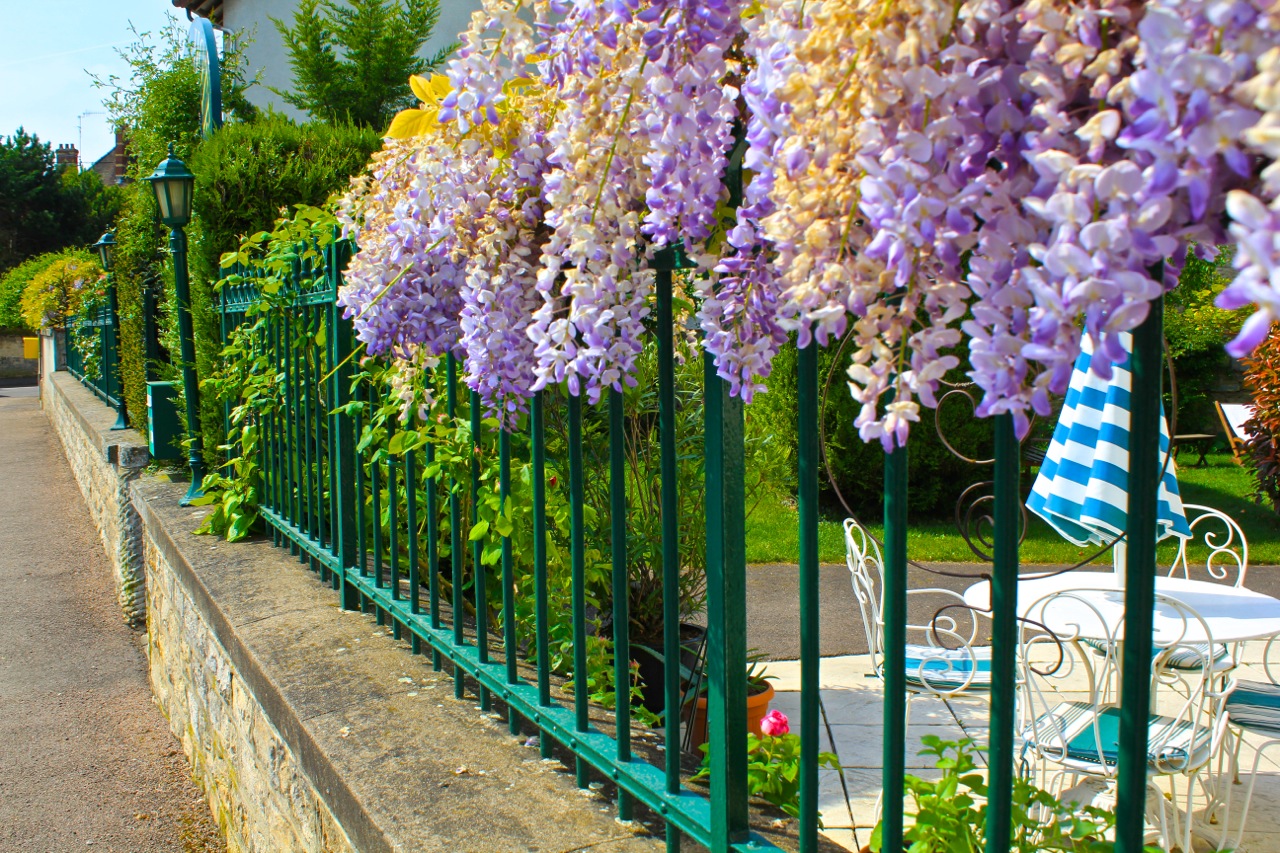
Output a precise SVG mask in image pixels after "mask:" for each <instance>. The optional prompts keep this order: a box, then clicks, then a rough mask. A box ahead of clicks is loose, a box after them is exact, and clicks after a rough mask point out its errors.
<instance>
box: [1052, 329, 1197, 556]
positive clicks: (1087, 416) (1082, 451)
mask: <svg viewBox="0 0 1280 853" xmlns="http://www.w3.org/2000/svg"><path fill="white" fill-rule="evenodd" d="M1124 345H1125V348H1126V349H1127V350H1129V352H1130V353H1132V351H1133V344H1132V336H1131V335H1128V334H1126V335H1124ZM1092 357H1093V347H1092V346H1091V344H1090V341H1089V338H1088V336H1085V339H1084V347H1083V351H1082V352H1081V353H1080V358H1078V359H1076V365H1075V369H1074V370H1073V371H1072V374H1071V383H1070V385H1069V386H1068V387H1067V399H1066V401H1065V402H1064V403H1063V406H1062V415H1061V416H1060V417H1059V418H1058V426H1057V428H1055V429H1054V431H1053V441H1052V443H1050V445H1049V450H1048V452H1047V453H1046V454H1045V459H1044V464H1042V465H1041V466H1040V475H1039V476H1038V477H1036V482H1035V485H1034V486H1032V488H1031V496H1030V497H1029V498H1027V508H1028V509H1030V510H1031V511H1032V512H1034V513H1035V514H1036V515H1038V516H1040V517H1041V518H1043V519H1044V520H1045V521H1047V522H1048V523H1049V524H1050V525H1052V526H1053V528H1054V529H1056V530H1057V531H1058V532H1059V533H1061V534H1062V535H1063V536H1065V537H1066V538H1067V539H1069V540H1071V541H1072V542H1074V543H1076V544H1077V545H1090V544H1093V545H1105V544H1108V543H1110V542H1113V541H1115V540H1116V539H1117V538H1118V537H1119V536H1120V535H1121V534H1122V533H1124V530H1125V522H1126V520H1127V519H1128V517H1129V422H1130V419H1129V390H1130V389H1131V388H1132V383H1133V375H1132V374H1131V373H1130V372H1129V361H1130V359H1131V358H1132V355H1130V357H1129V358H1126V359H1125V361H1124V364H1122V365H1116V366H1114V367H1113V368H1112V375H1111V380H1110V381H1108V380H1105V379H1102V378H1100V377H1098V376H1097V375H1096V374H1094V373H1092V372H1091V371H1090V370H1089V363H1090V361H1091V360H1092ZM1168 452H1169V426H1168V423H1167V422H1166V420H1165V417H1164V409H1163V407H1161V412H1160V459H1161V461H1163V460H1164V458H1165V456H1166V455H1167V454H1168ZM1158 504H1159V506H1158V507H1157V510H1158V519H1157V533H1158V536H1157V537H1156V538H1157V539H1164V538H1165V537H1166V536H1181V537H1183V538H1186V537H1189V536H1190V535H1191V528H1190V527H1189V526H1188V525H1187V516H1186V513H1185V512H1184V511H1183V509H1182V497H1181V496H1180V495H1179V494H1178V477H1177V473H1176V471H1175V470H1174V465H1173V460H1172V459H1170V460H1169V466H1168V468H1167V469H1166V470H1165V472H1164V476H1162V477H1161V478H1160V493H1159V497H1158Z"/></svg>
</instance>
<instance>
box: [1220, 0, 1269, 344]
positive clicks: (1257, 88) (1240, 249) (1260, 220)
mask: <svg viewBox="0 0 1280 853" xmlns="http://www.w3.org/2000/svg"><path fill="white" fill-rule="evenodd" d="M1235 11H1237V14H1239V15H1240V17H1242V18H1244V17H1246V14H1245V10H1235ZM1249 11H1252V10H1249ZM1247 24H1248V27H1247V28H1244V29H1242V30H1241V31H1239V41H1241V42H1244V43H1246V44H1248V45H1251V46H1253V47H1254V49H1255V50H1257V51H1261V53H1260V55H1258V56H1257V58H1256V60H1255V61H1254V64H1253V67H1252V68H1247V67H1245V68H1242V69H1241V74H1242V75H1243V76H1244V77H1245V80H1244V82H1242V83H1241V84H1240V85H1239V86H1238V87H1237V88H1236V92H1237V95H1238V97H1239V98H1240V100H1241V102H1242V103H1243V104H1244V105H1245V106H1247V107H1250V108H1252V109H1254V110H1256V111H1257V113H1258V114H1259V118H1258V121H1257V122H1256V123H1255V124H1254V125H1253V126H1252V127H1249V128H1247V129H1246V130H1245V131H1244V132H1243V133H1242V134H1241V135H1240V140H1241V142H1242V143H1243V145H1242V147H1243V148H1244V150H1246V151H1249V152H1253V153H1257V154H1259V155H1261V156H1262V157H1264V158H1265V159H1266V160H1267V161H1269V162H1267V165H1266V167H1265V168H1264V169H1263V170H1262V175H1261V177H1262V180H1261V185H1260V186H1258V187H1256V188H1252V189H1251V190H1246V189H1237V190H1234V191H1232V192H1230V193H1229V194H1228V196H1227V212H1228V214H1230V217H1231V226H1230V231H1231V237H1232V241H1233V242H1234V244H1235V257H1234V263H1235V267H1236V269H1237V270H1239V273H1238V274H1237V275H1236V278H1235V280H1234V281H1232V283H1231V284H1230V286H1228V287H1227V289H1226V290H1225V291H1223V293H1222V294H1221V296H1220V297H1219V299H1218V304H1219V305H1220V306H1222V307H1223V308H1241V307H1244V306H1245V305H1248V304H1254V305H1256V306H1257V308H1258V310H1257V311H1256V312H1255V313H1254V314H1253V316H1252V317H1250V318H1249V319H1248V320H1247V321H1246V322H1245V324H1244V327H1243V328H1242V329H1241V330H1240V335H1239V336H1238V337H1237V338H1236V339H1235V340H1234V341H1232V342H1231V344H1230V345H1229V346H1228V347H1227V351H1228V352H1230V353H1231V354H1232V355H1234V356H1236V357H1240V356H1243V355H1246V354H1247V353H1249V352H1251V351H1252V350H1253V349H1254V347H1256V346H1257V345H1258V344H1259V343H1261V342H1262V341H1263V340H1264V339H1265V338H1266V336H1267V333H1268V331H1269V330H1270V328H1271V325H1272V324H1273V323H1275V322H1276V321H1277V320H1280V165H1278V162H1277V161H1280V46H1277V44H1276V43H1277V41H1280V10H1277V9H1276V7H1275V6H1274V5H1269V4H1263V8H1261V9H1259V10H1258V14H1257V15H1256V17H1252V18H1248V19H1247ZM1241 52H1242V53H1246V55H1247V52H1245V51H1241ZM1233 64H1234V65H1235V66H1237V67H1240V66H1243V65H1244V63H1243V62H1242V61H1240V60H1239V59H1238V60H1237V61H1236V62H1235V63H1233Z"/></svg>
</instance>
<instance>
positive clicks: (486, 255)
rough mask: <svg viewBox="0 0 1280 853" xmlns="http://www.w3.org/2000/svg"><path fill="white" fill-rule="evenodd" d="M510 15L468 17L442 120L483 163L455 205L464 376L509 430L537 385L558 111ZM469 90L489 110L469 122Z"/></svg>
mask: <svg viewBox="0 0 1280 853" xmlns="http://www.w3.org/2000/svg"><path fill="white" fill-rule="evenodd" d="M516 12H517V7H516V5H515V4H513V3H511V2H507V0H487V2H486V3H485V9H484V12H483V13H477V14H476V15H475V16H473V18H472V26H471V28H470V29H468V31H467V32H466V33H464V34H463V48H462V49H461V50H460V51H459V56H458V58H457V59H455V60H454V61H453V62H451V63H450V66H449V73H450V79H451V81H452V82H453V85H454V86H455V87H456V88H455V89H454V94H453V95H450V96H449V98H446V100H445V102H444V103H445V104H446V105H447V104H449V103H450V102H451V100H450V99H452V103H454V104H457V105H458V109H456V110H455V111H453V112H451V111H450V110H449V109H448V107H446V108H445V109H442V110H441V120H442V121H445V122H452V121H455V118H456V123H457V126H458V129H459V131H461V132H463V133H464V135H466V136H467V137H468V139H467V142H466V144H467V145H475V146H477V155H476V156H475V159H476V160H477V161H478V162H479V163H480V166H481V169H480V171H479V172H477V175H476V177H477V182H476V183H475V184H474V185H473V186H470V187H468V188H467V189H466V194H465V197H464V198H462V199H459V200H458V207H457V226H456V228H457V234H458V239H457V241H456V244H455V247H454V258H455V262H457V263H459V264H461V265H462V266H463V268H464V269H465V276H464V278H463V280H462V281H461V283H460V295H461V301H462V308H461V313H460V315H459V323H460V328H461V335H462V336H461V346H462V349H463V351H464V352H465V355H466V358H465V362H464V378H465V381H466V383H467V385H468V386H470V387H471V388H472V389H473V390H474V391H476V392H477V393H478V394H479V395H480V399H481V402H482V404H483V405H484V407H485V409H486V413H487V414H488V415H490V416H494V417H497V418H499V420H500V421H501V422H502V423H503V425H504V426H506V427H511V428H513V427H514V426H515V418H516V416H517V415H518V414H519V413H520V412H523V411H526V410H527V408H528V405H527V401H528V399H529V398H530V397H531V396H532V395H533V393H534V390H533V389H534V384H535V381H536V378H537V377H536V375H535V373H534V366H535V363H536V356H535V353H534V344H533V341H532V340H531V339H530V337H529V335H528V329H529V325H530V323H531V322H532V321H533V316H534V312H535V311H536V310H537V308H538V307H539V306H540V305H541V304H542V296H541V293H540V292H539V291H538V290H537V273H538V264H539V260H540V250H541V245H542V243H543V242H544V241H545V237H546V235H545V230H544V228H543V227H542V220H543V213H544V211H543V202H542V192H543V186H542V182H543V177H544V176H545V175H546V173H547V169H548V167H547V155H548V152H549V146H548V144H547V138H546V137H547V128H548V127H549V125H550V123H551V116H552V115H553V114H554V111H555V104H554V101H553V100H552V98H551V93H550V90H549V89H547V88H546V87H545V86H542V85H539V84H536V83H535V82H534V81H533V80H530V79H527V78H525V77H523V76H521V75H520V73H519V72H522V71H526V70H532V69H529V68H528V66H527V63H528V59H529V57H530V56H532V55H533V52H534V46H535V42H534V31H533V27H532V25H531V24H530V23H529V22H527V21H526V20H524V19H523V18H521V17H520V16H519V15H517V14H516ZM472 93H476V97H475V99H474V103H475V104H479V103H481V101H482V100H483V101H486V102H487V104H486V106H485V107H484V109H483V111H480V110H478V109H473V110H472V112H471V113H470V117H469V120H468V117H467V116H465V115H464V114H463V113H464V111H463V110H462V109H461V108H462V107H464V106H467V105H472V104H473V99H472V98H471V97H470V95H471V94H472ZM484 93H490V94H489V95H485V94H484ZM492 93H497V94H492ZM455 95H456V97H455ZM455 113H456V116H455ZM464 128H465V130H464Z"/></svg>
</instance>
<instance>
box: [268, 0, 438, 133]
mask: <svg viewBox="0 0 1280 853" xmlns="http://www.w3.org/2000/svg"><path fill="white" fill-rule="evenodd" d="M439 19H440V3H439V0H403V2H402V0H347V2H344V3H334V2H331V0H301V2H300V3H299V4H298V8H297V11H295V12H294V17H293V26H292V27H290V26H288V25H286V24H285V22H284V21H281V20H279V19H277V18H272V19H271V21H272V23H274V24H275V26H276V29H277V30H278V31H279V32H280V37H281V39H283V41H284V45H285V49H286V50H287V51H288V52H289V65H290V67H292V68H293V91H290V92H284V91H281V90H279V89H272V90H271V91H273V92H275V93H276V94H277V95H279V96H280V97H282V98H284V99H285V101H287V102H288V103H290V104H292V105H293V106H295V107H297V108H298V109H300V110H302V111H303V112H305V113H307V114H308V115H310V116H311V117H312V118H313V119H317V120H319V121H327V122H330V123H333V124H338V123H345V122H350V123H353V124H356V125H359V126H361V127H368V128H373V129H375V130H379V131H381V130H385V129H386V128H387V125H388V124H389V123H390V122H391V118H392V116H394V115H395V114H396V113H397V112H399V111H400V110H402V109H405V108H407V107H412V106H415V105H416V104H417V99H416V98H415V97H414V95H413V93H412V92H411V91H410V89H409V85H408V80H409V77H410V76H411V75H414V74H426V73H429V72H431V71H433V70H435V68H437V67H438V66H440V65H442V64H443V63H444V61H445V60H446V59H448V57H449V54H451V53H453V51H454V49H455V48H456V47H457V45H456V44H451V45H449V46H447V47H445V48H443V49H441V50H440V51H438V52H437V53H436V54H435V55H434V56H432V57H431V58H429V59H424V58H422V57H419V56H418V51H419V50H420V49H421V47H422V45H423V44H425V43H426V41H427V39H429V38H430V37H431V32H432V30H434V29H435V26H436V22H437V21H438V20H439Z"/></svg>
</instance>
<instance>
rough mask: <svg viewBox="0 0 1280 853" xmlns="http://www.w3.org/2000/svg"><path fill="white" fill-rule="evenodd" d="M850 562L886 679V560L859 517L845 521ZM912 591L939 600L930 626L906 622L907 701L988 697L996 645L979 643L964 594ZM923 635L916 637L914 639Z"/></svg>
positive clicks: (878, 669)
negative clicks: (922, 696) (922, 698)
mask: <svg viewBox="0 0 1280 853" xmlns="http://www.w3.org/2000/svg"><path fill="white" fill-rule="evenodd" d="M844 539H845V548H846V561H847V563H848V565H849V573H850V575H851V577H852V581H853V594H854V597H855V598H857V600H858V609H859V610H860V611H861V614H862V625H863V628H864V629H865V630H866V634H867V649H868V650H869V651H870V653H871V660H872V664H873V665H874V667H875V673H876V675H877V677H879V678H880V679H881V680H883V678H884V668H885V646H884V559H883V557H882V556H881V552H880V546H879V545H878V544H877V543H876V541H875V539H873V538H872V537H871V536H870V535H869V534H868V533H867V531H866V530H865V529H864V528H863V527H862V525H860V524H859V523H858V522H857V521H856V520H854V519H852V518H846V519H845V521H844ZM907 595H908V596H925V595H927V596H930V597H932V598H936V599H937V600H938V602H939V605H940V606H939V608H938V610H937V611H936V615H935V617H934V618H933V620H932V621H931V622H930V623H929V624H927V625H911V624H908V625H907V626H906V630H907V639H908V645H907V649H906V682H907V706H908V710H909V709H910V702H911V699H912V698H914V697H916V696H920V695H930V696H937V697H939V698H942V699H951V698H954V697H956V696H960V695H965V696H975V697H979V698H983V699H989V693H990V690H991V647H990V646H983V645H977V644H976V643H975V642H974V641H975V640H976V639H977V635H978V620H977V618H976V615H975V614H974V613H973V611H972V610H970V609H969V607H968V606H967V605H965V603H964V598H963V596H961V595H960V594H959V593H957V592H953V591H951V590H949V589H910V590H907ZM913 637H915V638H918V641H917V642H912V641H911V640H912V638H913Z"/></svg>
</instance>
